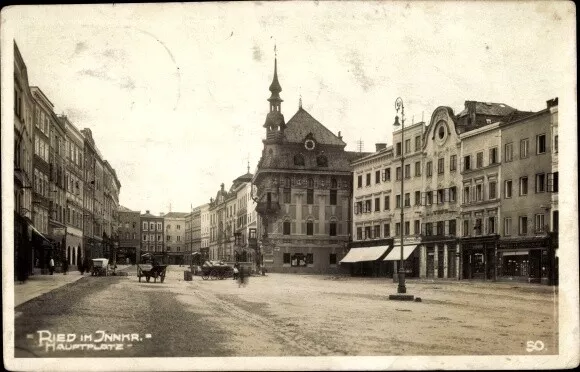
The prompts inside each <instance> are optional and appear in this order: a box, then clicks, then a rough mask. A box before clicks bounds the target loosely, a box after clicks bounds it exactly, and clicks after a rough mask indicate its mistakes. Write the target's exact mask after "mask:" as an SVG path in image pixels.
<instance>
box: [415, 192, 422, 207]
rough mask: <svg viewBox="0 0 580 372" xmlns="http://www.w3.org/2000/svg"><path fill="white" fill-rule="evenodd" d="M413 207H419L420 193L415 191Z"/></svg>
mask: <svg viewBox="0 0 580 372" xmlns="http://www.w3.org/2000/svg"><path fill="white" fill-rule="evenodd" d="M415 205H421V191H415Z"/></svg>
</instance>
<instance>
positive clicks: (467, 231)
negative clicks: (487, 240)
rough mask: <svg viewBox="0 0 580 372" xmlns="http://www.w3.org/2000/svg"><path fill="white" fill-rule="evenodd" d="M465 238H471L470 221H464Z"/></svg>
mask: <svg viewBox="0 0 580 372" xmlns="http://www.w3.org/2000/svg"><path fill="white" fill-rule="evenodd" d="M463 236H469V220H463Z"/></svg>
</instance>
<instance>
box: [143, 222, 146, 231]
mask: <svg viewBox="0 0 580 372" xmlns="http://www.w3.org/2000/svg"><path fill="white" fill-rule="evenodd" d="M143 230H144V231H147V222H143Z"/></svg>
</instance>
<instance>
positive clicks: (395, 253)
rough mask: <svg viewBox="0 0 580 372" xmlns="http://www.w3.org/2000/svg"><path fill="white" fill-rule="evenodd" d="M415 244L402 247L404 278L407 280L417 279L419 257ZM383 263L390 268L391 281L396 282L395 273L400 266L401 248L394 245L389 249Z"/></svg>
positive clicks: (419, 266)
mask: <svg viewBox="0 0 580 372" xmlns="http://www.w3.org/2000/svg"><path fill="white" fill-rule="evenodd" d="M418 247H419V245H418V244H417V243H412V244H405V245H403V265H404V268H405V276H406V277H407V278H418V277H419V272H420V270H421V257H420V252H419V249H417V248H418ZM383 261H384V262H387V263H388V264H389V266H390V267H391V275H392V276H393V280H398V275H397V273H398V272H399V266H400V264H401V246H400V244H399V245H395V246H394V247H393V249H391V250H390V251H389V252H388V253H387V255H386V256H385V258H384V259H383Z"/></svg>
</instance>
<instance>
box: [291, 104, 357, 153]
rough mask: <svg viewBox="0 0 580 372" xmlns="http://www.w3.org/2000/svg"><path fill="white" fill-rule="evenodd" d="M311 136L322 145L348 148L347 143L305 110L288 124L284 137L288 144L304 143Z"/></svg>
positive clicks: (297, 113) (300, 110)
mask: <svg viewBox="0 0 580 372" xmlns="http://www.w3.org/2000/svg"><path fill="white" fill-rule="evenodd" d="M308 135H310V136H311V137H312V138H313V139H315V140H316V142H317V143H319V144H322V145H334V146H346V143H345V142H343V141H342V140H341V139H340V138H338V137H337V136H336V135H335V134H334V133H332V132H331V131H330V130H328V129H327V128H326V127H325V126H324V125H322V124H321V123H320V122H318V120H316V119H314V118H313V117H312V115H310V114H309V113H308V112H306V110H304V109H303V108H299V109H298V112H296V114H294V116H293V117H292V118H291V119H290V120H289V121H288V123H286V129H285V130H284V136H285V137H286V140H287V141H288V142H294V143H302V142H303V141H304V140H305V139H306V137H307V136H308Z"/></svg>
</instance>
